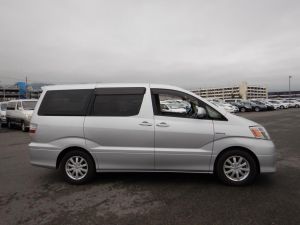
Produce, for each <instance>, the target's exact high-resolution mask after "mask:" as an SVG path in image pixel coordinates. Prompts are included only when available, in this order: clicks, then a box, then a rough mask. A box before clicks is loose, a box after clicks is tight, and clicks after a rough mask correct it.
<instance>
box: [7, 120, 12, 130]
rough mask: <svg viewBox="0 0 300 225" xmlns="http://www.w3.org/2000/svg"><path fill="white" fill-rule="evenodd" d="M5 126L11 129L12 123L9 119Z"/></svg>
mask: <svg viewBox="0 0 300 225" xmlns="http://www.w3.org/2000/svg"><path fill="white" fill-rule="evenodd" d="M7 128H8V129H12V124H11V122H10V120H7Z"/></svg>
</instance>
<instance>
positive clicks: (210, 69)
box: [0, 0, 300, 90]
mask: <svg viewBox="0 0 300 225" xmlns="http://www.w3.org/2000/svg"><path fill="white" fill-rule="evenodd" d="M299 74H300V1H297V0H295V1H289V0H282V1H278V0H268V1H266V0H251V1H249V0H247V1H246V0H245V1H236V0H230V1H224V0H220V1H214V0H207V1H200V0H196V1H189V0H182V1H177V0H170V1H164V0H157V1H155V0H148V1H142V0H136V1H126V0H119V1H116V0H109V1H99V0H97V1H75V0H70V1H64V0H58V1H54V0H51V1H43V0H36V1H31V0H26V1H23V0H20V1H14V0H7V1H5V0H0V81H1V82H2V83H13V82H15V81H17V80H21V79H22V80H24V77H25V76H26V75H27V76H28V78H29V81H31V82H50V83H75V82H84V83H86V82H155V83H168V84H175V85H178V86H181V87H185V88H196V87H213V86H223V85H230V84H238V83H239V82H241V81H248V83H251V84H264V85H267V86H268V87H269V89H271V90H284V89H287V88H288V75H293V82H292V84H293V86H292V89H294V90H295V89H297V90H300V76H299Z"/></svg>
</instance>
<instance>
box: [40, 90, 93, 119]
mask: <svg viewBox="0 0 300 225" xmlns="http://www.w3.org/2000/svg"><path fill="white" fill-rule="evenodd" d="M92 92H93V90H92V89H78V90H53V91H47V92H46V94H45V97H44V98H43V101H42V103H41V106H40V108H39V111H38V115H40V116H85V115H86V112H87V108H88V104H89V102H90V98H91V94H92Z"/></svg>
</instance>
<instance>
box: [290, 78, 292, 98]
mask: <svg viewBox="0 0 300 225" xmlns="http://www.w3.org/2000/svg"><path fill="white" fill-rule="evenodd" d="M291 78H292V76H289V98H291Z"/></svg>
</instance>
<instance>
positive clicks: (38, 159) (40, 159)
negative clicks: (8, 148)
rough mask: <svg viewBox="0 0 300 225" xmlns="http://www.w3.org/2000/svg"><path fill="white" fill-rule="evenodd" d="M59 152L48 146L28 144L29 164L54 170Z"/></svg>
mask: <svg viewBox="0 0 300 225" xmlns="http://www.w3.org/2000/svg"><path fill="white" fill-rule="evenodd" d="M59 153H60V150H59V149H57V148H55V147H53V146H52V145H48V144H40V143H34V142H32V143H30V144H29V155H30V163H31V164H32V165H35V166H41V167H47V168H56V161H57V157H58V155H59Z"/></svg>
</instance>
